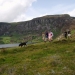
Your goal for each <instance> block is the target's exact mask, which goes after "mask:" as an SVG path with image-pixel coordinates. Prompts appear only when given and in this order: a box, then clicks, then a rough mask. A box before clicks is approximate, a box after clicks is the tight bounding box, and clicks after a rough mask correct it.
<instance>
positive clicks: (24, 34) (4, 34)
mask: <svg viewBox="0 0 75 75" xmlns="http://www.w3.org/2000/svg"><path fill="white" fill-rule="evenodd" d="M66 29H70V30H72V29H75V18H74V17H71V16H70V15H68V14H61V15H46V16H42V17H37V18H34V19H32V20H30V21H24V22H14V23H3V22H2V23H0V43H14V42H21V41H23V40H28V41H29V40H33V39H34V37H35V38H37V37H40V36H41V34H42V32H45V31H53V33H54V38H56V37H57V36H59V35H60V34H61V33H63V32H64V31H65V30H66Z"/></svg>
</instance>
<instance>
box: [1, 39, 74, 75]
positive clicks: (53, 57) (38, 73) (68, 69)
mask: <svg viewBox="0 0 75 75" xmlns="http://www.w3.org/2000/svg"><path fill="white" fill-rule="evenodd" d="M0 75H75V41H71V40H68V41H57V42H46V43H45V42H41V43H38V44H32V45H28V46H26V47H22V48H21V47H16V48H3V49H0Z"/></svg>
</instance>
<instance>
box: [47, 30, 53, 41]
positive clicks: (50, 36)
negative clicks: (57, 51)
mask: <svg viewBox="0 0 75 75" xmlns="http://www.w3.org/2000/svg"><path fill="white" fill-rule="evenodd" d="M52 37H53V32H51V31H50V32H49V33H48V40H49V41H52V40H53V38H52Z"/></svg>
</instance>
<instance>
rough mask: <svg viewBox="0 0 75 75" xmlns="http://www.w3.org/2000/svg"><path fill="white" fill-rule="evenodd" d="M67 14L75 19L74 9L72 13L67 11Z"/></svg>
mask: <svg viewBox="0 0 75 75" xmlns="http://www.w3.org/2000/svg"><path fill="white" fill-rule="evenodd" d="M68 14H69V15H70V16H73V17H75V9H73V10H72V11H69V12H68Z"/></svg>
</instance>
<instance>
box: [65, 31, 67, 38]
mask: <svg viewBox="0 0 75 75" xmlns="http://www.w3.org/2000/svg"><path fill="white" fill-rule="evenodd" d="M64 37H65V38H66V39H67V31H65V32H64Z"/></svg>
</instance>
